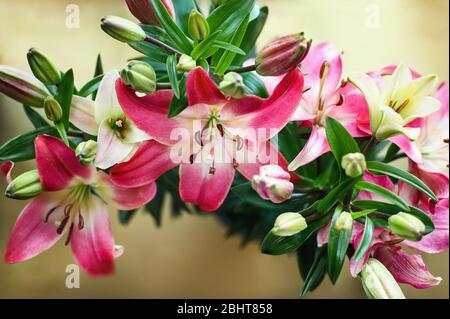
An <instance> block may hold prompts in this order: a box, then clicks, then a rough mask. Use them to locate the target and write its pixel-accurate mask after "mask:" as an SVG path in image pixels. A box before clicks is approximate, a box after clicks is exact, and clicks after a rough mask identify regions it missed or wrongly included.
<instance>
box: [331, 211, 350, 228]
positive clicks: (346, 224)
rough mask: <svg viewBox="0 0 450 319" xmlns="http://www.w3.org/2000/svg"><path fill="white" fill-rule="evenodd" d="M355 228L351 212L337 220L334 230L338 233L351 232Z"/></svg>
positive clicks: (343, 214)
mask: <svg viewBox="0 0 450 319" xmlns="http://www.w3.org/2000/svg"><path fill="white" fill-rule="evenodd" d="M352 226H353V218H352V214H350V213H349V212H342V213H341V214H340V215H339V217H338V218H337V220H336V224H335V225H334V228H335V229H336V230H338V231H347V230H351V229H352Z"/></svg>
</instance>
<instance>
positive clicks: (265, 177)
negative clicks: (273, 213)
mask: <svg viewBox="0 0 450 319" xmlns="http://www.w3.org/2000/svg"><path fill="white" fill-rule="evenodd" d="M290 178H291V175H290V174H289V173H288V172H286V171H284V170H283V169H282V168H281V167H280V166H278V165H265V166H262V167H261V168H260V169H259V175H255V176H253V179H252V181H251V185H252V188H253V189H254V190H255V191H256V192H257V193H258V194H259V196H261V197H262V198H264V199H267V200H270V201H271V202H273V203H276V204H279V203H282V202H284V201H286V200H288V199H289V198H291V197H292V192H293V191H294V184H292V183H291V182H290Z"/></svg>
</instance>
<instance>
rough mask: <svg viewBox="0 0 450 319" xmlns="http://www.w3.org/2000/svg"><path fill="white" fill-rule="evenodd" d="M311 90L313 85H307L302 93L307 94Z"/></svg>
mask: <svg viewBox="0 0 450 319" xmlns="http://www.w3.org/2000/svg"><path fill="white" fill-rule="evenodd" d="M309 90H311V87H310V86H308V87H306V88H305V89H304V90H303V92H302V94H305V93H306V92H308V91H309Z"/></svg>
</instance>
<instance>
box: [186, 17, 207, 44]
mask: <svg viewBox="0 0 450 319" xmlns="http://www.w3.org/2000/svg"><path fill="white" fill-rule="evenodd" d="M188 31H189V34H190V36H191V38H192V39H193V40H195V41H202V40H204V39H205V38H207V37H208V35H209V32H210V30H209V23H208V21H207V20H206V19H205V17H204V16H203V15H202V14H201V13H200V12H198V11H197V10H192V12H191V14H190V16H189V22H188Z"/></svg>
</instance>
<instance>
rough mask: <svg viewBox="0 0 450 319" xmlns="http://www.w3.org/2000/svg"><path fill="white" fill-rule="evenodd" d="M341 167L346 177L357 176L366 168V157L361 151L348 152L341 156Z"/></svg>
mask: <svg viewBox="0 0 450 319" xmlns="http://www.w3.org/2000/svg"><path fill="white" fill-rule="evenodd" d="M341 164H342V168H343V169H344V171H345V174H346V175H347V176H348V177H353V178H354V177H358V176H361V175H363V174H364V171H365V170H366V168H367V165H366V158H365V156H364V154H362V153H349V154H347V155H345V156H344V157H343V158H342V162H341Z"/></svg>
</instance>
